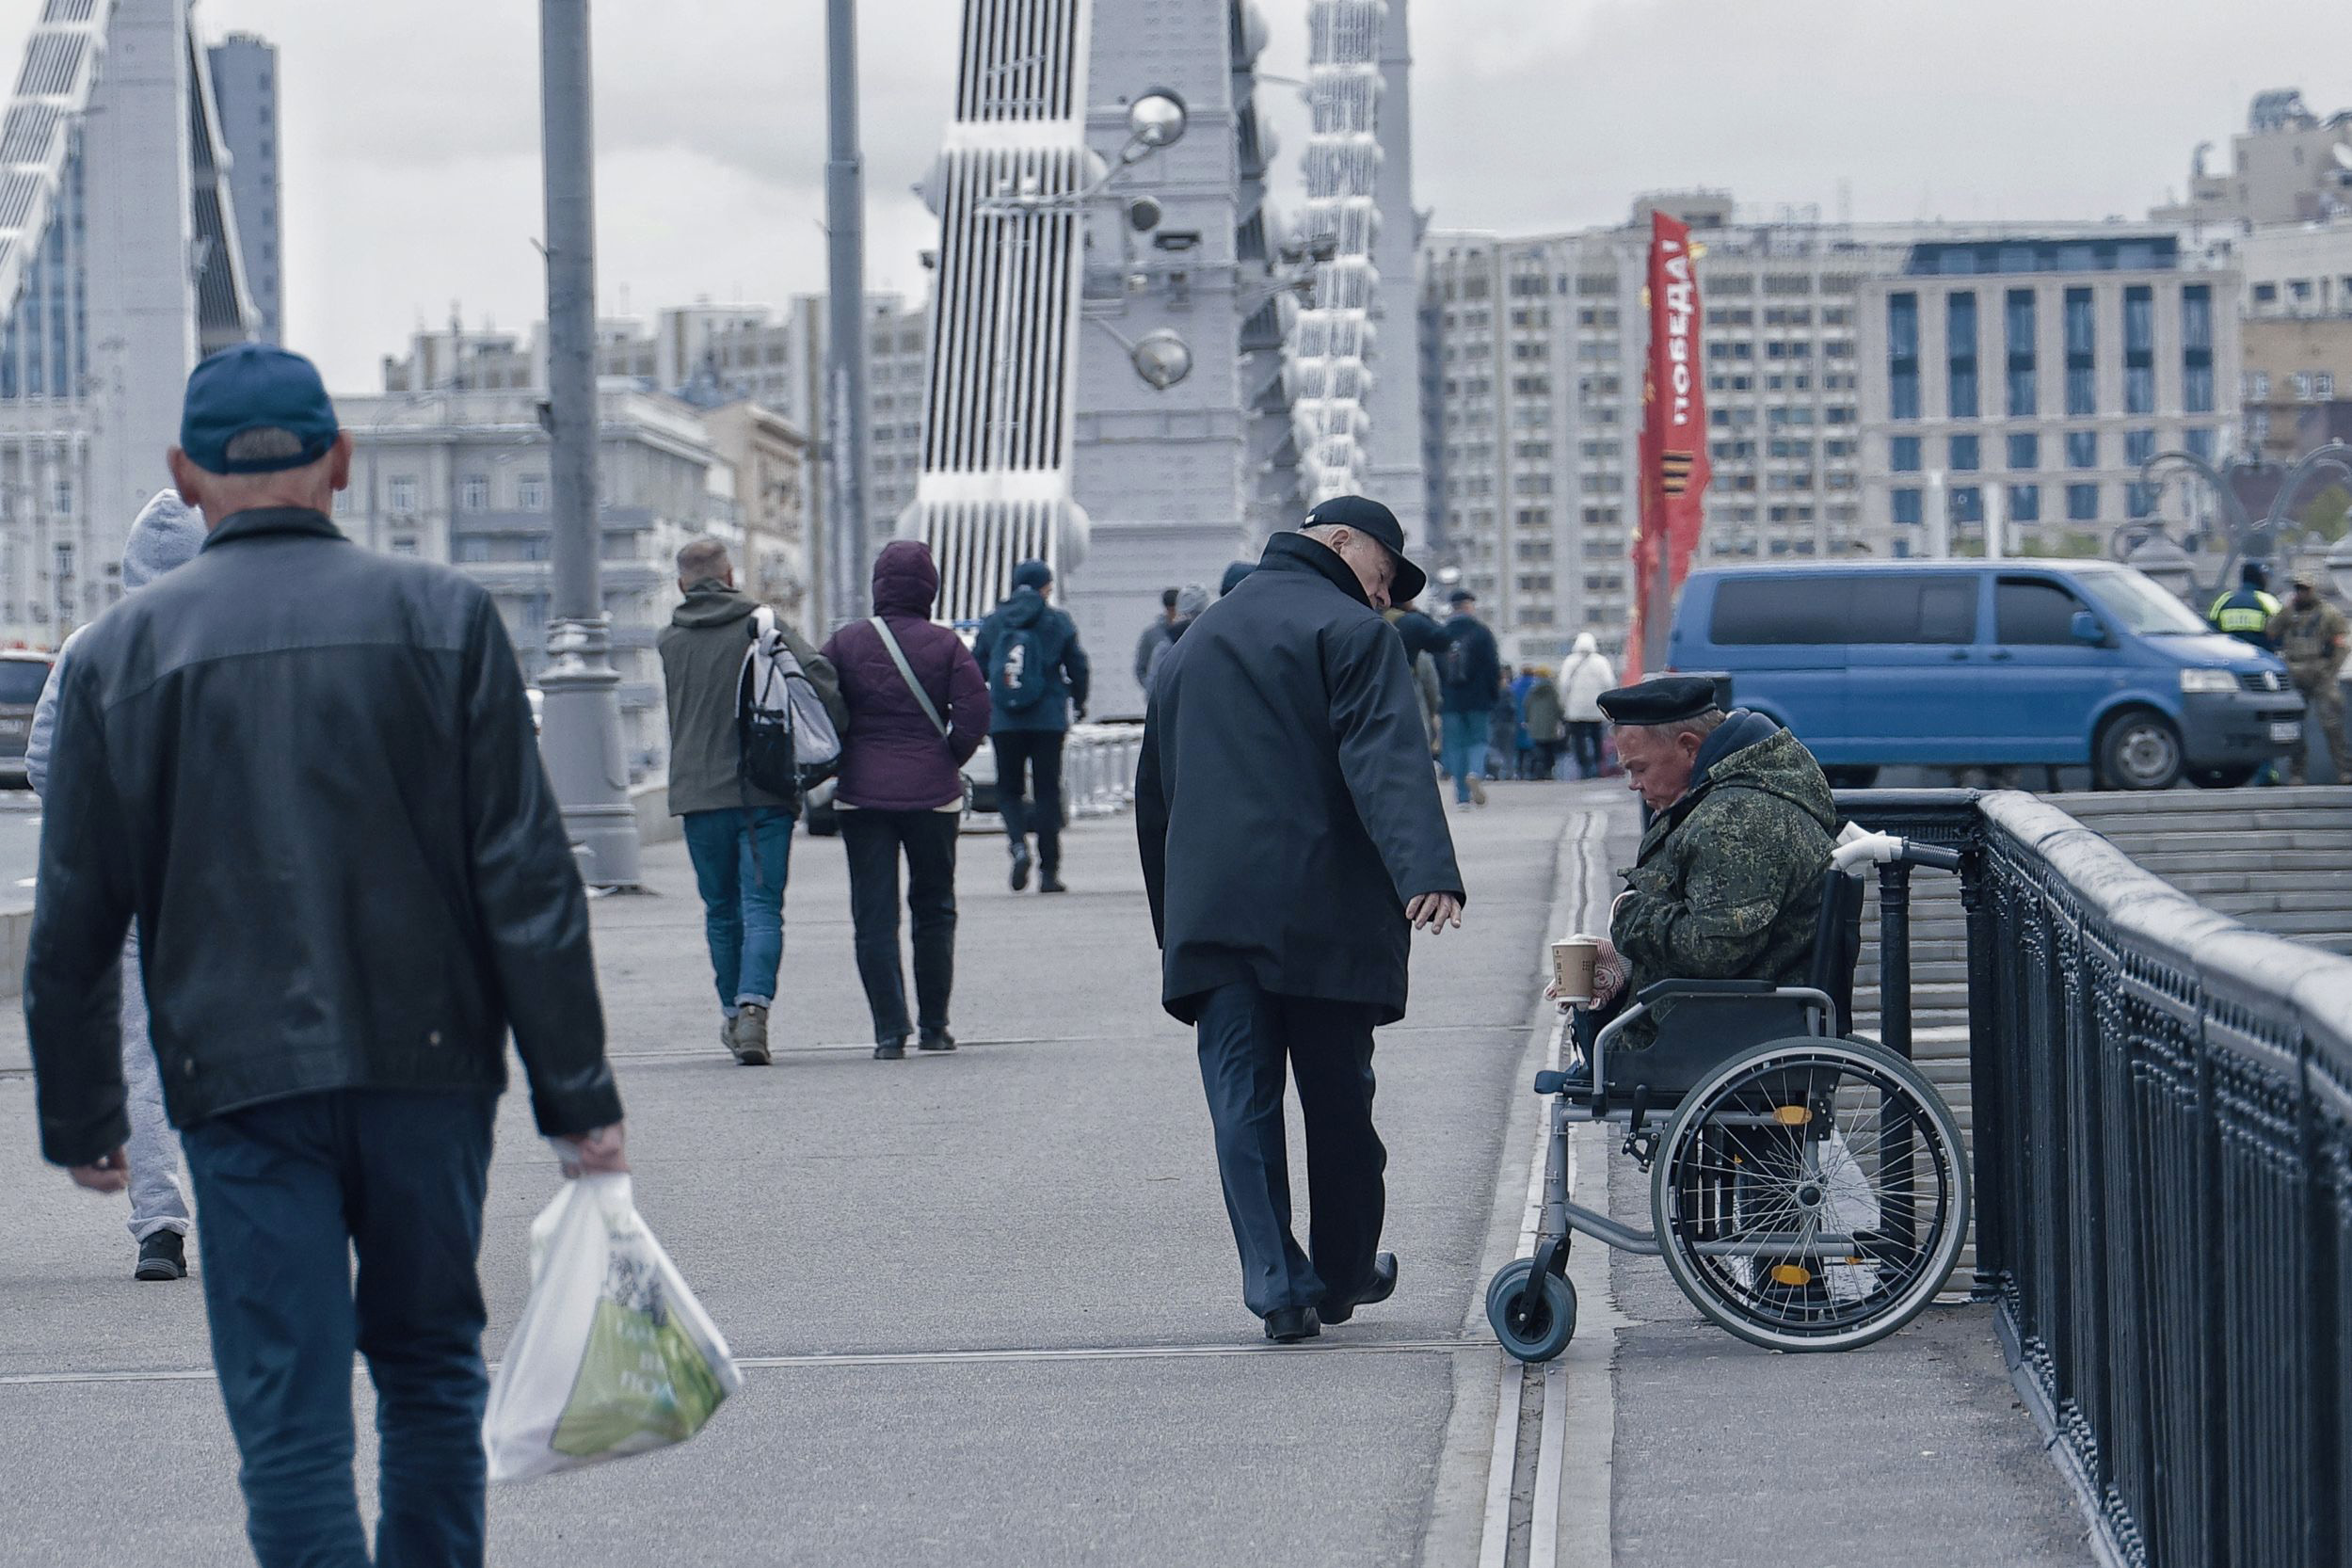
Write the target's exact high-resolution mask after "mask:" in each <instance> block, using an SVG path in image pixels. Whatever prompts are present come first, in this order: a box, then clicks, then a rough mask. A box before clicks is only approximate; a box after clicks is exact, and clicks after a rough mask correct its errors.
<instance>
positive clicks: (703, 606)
mask: <svg viewBox="0 0 2352 1568" xmlns="http://www.w3.org/2000/svg"><path fill="white" fill-rule="evenodd" d="M759 608H760V601H759V600H756V599H754V598H752V597H751V596H750V595H749V594H747V593H745V592H744V591H743V590H742V589H741V588H732V587H729V586H728V585H727V584H725V583H722V582H720V581H718V580H717V579H716V578H712V579H710V580H708V581H705V582H701V583H697V584H695V585H694V586H693V587H691V588H688V589H687V590H686V600H685V602H684V603H682V604H680V606H679V607H678V608H677V609H675V610H672V611H671V612H670V624H671V625H672V626H682V627H684V628H685V629H686V630H687V631H689V632H699V631H701V630H703V629H704V628H706V627H712V626H727V625H729V624H731V623H732V622H735V621H739V620H742V619H744V617H745V616H749V615H750V614H751V613H752V612H753V611H754V610H757V609H759Z"/></svg>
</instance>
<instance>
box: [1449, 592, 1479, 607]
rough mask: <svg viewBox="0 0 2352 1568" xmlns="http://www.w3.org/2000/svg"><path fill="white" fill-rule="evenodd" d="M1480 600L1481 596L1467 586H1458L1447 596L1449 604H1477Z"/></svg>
mask: <svg viewBox="0 0 2352 1568" xmlns="http://www.w3.org/2000/svg"><path fill="white" fill-rule="evenodd" d="M1478 601H1479V596H1478V595H1476V594H1474V593H1472V592H1471V591H1470V590H1469V589H1467V588H1456V589H1455V590H1454V591H1453V592H1451V593H1449V594H1448V595H1447V596H1446V602H1447V603H1448V604H1476V603H1477V602H1478Z"/></svg>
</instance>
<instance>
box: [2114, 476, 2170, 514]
mask: <svg viewBox="0 0 2352 1568" xmlns="http://www.w3.org/2000/svg"><path fill="white" fill-rule="evenodd" d="M2161 488H2163V487H2162V486H2159V485H2144V484H2141V483H2140V482H2139V481H2137V480H2134V481H2133V482H2132V483H2130V484H2128V485H2126V486H2124V487H2123V508H2124V511H2125V512H2126V513H2127V514H2128V515H2129V516H2130V517H2131V519H2132V520H2134V521H2135V522H2136V521H2137V520H2140V519H2141V518H2152V517H2154V516H2155V515H2156V492H2157V491H2158V490H2160V489H2161Z"/></svg>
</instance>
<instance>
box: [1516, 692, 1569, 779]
mask: <svg viewBox="0 0 2352 1568" xmlns="http://www.w3.org/2000/svg"><path fill="white" fill-rule="evenodd" d="M1529 673H1530V674H1532V675H1533V677H1534V680H1532V681H1531V682H1530V683H1529V684H1528V695H1527V696H1526V698H1525V699H1524V700H1523V701H1522V702H1521V704H1520V712H1521V713H1522V714H1523V715H1524V716H1523V718H1522V719H1521V721H1520V723H1521V727H1522V728H1525V729H1526V730H1527V732H1528V742H1529V744H1532V745H1533V746H1534V747H1535V769H1534V774H1535V776H1536V777H1538V778H1555V777H1558V776H1559V774H1560V744H1561V743H1562V742H1563V741H1564V740H1565V739H1566V737H1567V733H1568V725H1567V720H1566V718H1565V716H1564V712H1563V710H1562V708H1561V705H1560V687H1559V685H1558V684H1557V683H1555V682H1554V681H1553V680H1552V677H1551V672H1550V671H1548V670H1541V669H1538V670H1533V671H1530V672H1529Z"/></svg>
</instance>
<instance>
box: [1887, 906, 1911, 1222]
mask: <svg viewBox="0 0 2352 1568" xmlns="http://www.w3.org/2000/svg"><path fill="white" fill-rule="evenodd" d="M1879 1037H1880V1044H1881V1045H1883V1046H1885V1047H1886V1048H1887V1049H1889V1050H1891V1051H1893V1052H1894V1053H1895V1054H1896V1055H1897V1056H1899V1057H1901V1058H1902V1059H1903V1060H1904V1061H1906V1062H1908V1061H1910V1060H1911V867H1910V865H1909V864H1908V863H1906V862H1904V861H1901V860H1893V861H1889V862H1888V863H1887V864H1885V865H1883V866H1880V868H1879ZM1903 1103H1904V1102H1903V1101H1902V1100H1901V1099H1900V1098H1899V1097H1898V1096H1894V1095H1885V1096H1880V1108H1879V1111H1880V1120H1879V1170H1880V1172H1881V1173H1882V1174H1883V1176H1884V1178H1885V1182H1886V1191H1887V1192H1888V1194H1889V1195H1890V1196H1892V1197H1893V1198H1894V1199H1895V1200H1896V1204H1895V1208H1894V1210H1893V1212H1891V1213H1890V1212H1886V1211H1883V1210H1882V1211H1881V1212H1880V1216H1879V1224H1880V1228H1881V1229H1883V1230H1884V1231H1885V1232H1886V1234H1887V1237H1888V1239H1889V1240H1891V1241H1892V1242H1894V1244H1895V1245H1896V1246H1897V1247H1898V1248H1908V1247H1910V1246H1911V1245H1912V1240H1913V1238H1914V1237H1915V1236H1916V1234H1917V1224H1916V1221H1917V1214H1916V1211H1915V1210H1914V1209H1913V1208H1912V1130H1911V1124H1910V1122H1909V1121H1908V1120H1907V1119H1906V1118H1905V1117H1904V1116H1902V1115H1901V1114H1899V1112H1900V1110H1901V1107H1902V1105H1903Z"/></svg>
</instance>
